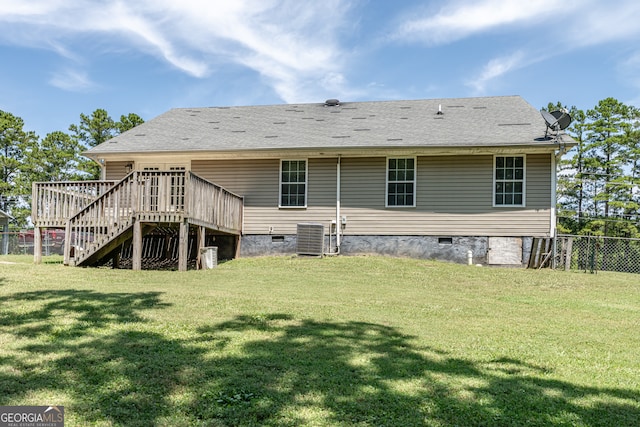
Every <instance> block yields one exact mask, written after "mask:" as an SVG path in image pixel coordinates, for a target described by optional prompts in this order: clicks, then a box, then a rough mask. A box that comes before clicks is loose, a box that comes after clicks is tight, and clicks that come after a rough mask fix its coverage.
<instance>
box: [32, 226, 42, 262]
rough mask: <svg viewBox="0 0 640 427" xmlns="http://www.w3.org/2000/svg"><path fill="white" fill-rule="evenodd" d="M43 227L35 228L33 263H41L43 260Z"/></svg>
mask: <svg viewBox="0 0 640 427" xmlns="http://www.w3.org/2000/svg"><path fill="white" fill-rule="evenodd" d="M41 232H42V229H41V228H40V227H35V228H34V229H33V263H34V264H40V263H41V262H42V234H40V233H41Z"/></svg>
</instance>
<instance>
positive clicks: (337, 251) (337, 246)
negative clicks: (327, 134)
mask: <svg viewBox="0 0 640 427" xmlns="http://www.w3.org/2000/svg"><path fill="white" fill-rule="evenodd" d="M340 160H341V156H340V154H338V162H337V164H336V254H339V253H340V231H341V229H342V223H341V221H340Z"/></svg>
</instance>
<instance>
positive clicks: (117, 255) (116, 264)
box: [112, 248, 122, 269]
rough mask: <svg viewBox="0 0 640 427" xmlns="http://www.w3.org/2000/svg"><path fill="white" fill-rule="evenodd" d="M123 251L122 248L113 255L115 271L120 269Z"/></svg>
mask: <svg viewBox="0 0 640 427" xmlns="http://www.w3.org/2000/svg"><path fill="white" fill-rule="evenodd" d="M121 250H122V248H120V249H119V250H118V251H117V252H116V253H115V254H114V255H113V259H112V265H113V268H114V269H118V268H120V251H121Z"/></svg>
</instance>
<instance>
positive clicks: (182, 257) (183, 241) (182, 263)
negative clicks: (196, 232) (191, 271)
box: [178, 221, 189, 271]
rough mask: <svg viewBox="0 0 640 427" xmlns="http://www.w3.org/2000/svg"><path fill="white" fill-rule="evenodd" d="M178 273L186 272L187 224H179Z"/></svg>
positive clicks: (187, 256)
mask: <svg viewBox="0 0 640 427" xmlns="http://www.w3.org/2000/svg"><path fill="white" fill-rule="evenodd" d="M178 242H179V243H178V271H187V259H188V258H189V223H188V222H187V221H182V222H181V223H180V236H179V239H178Z"/></svg>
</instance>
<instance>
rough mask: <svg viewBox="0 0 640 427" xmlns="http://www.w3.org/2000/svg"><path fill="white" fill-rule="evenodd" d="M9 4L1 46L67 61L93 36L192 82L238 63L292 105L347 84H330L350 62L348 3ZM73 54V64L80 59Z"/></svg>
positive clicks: (109, 0)
mask: <svg viewBox="0 0 640 427" xmlns="http://www.w3.org/2000/svg"><path fill="white" fill-rule="evenodd" d="M4 3H6V4H3V8H2V10H0V23H3V27H5V28H4V29H3V32H2V33H3V34H0V41H2V40H4V41H5V42H9V43H15V44H21V45H25V46H29V47H39V48H45V49H50V50H53V51H56V52H58V53H60V54H61V55H62V56H64V57H66V58H67V59H69V58H70V57H71V56H72V55H71V54H69V53H68V52H71V51H73V49H72V48H71V47H70V46H72V45H73V44H74V43H75V41H77V40H78V39H79V38H82V37H85V36H87V35H91V36H94V37H96V38H98V39H99V40H100V43H99V45H100V47H101V48H102V49H104V50H109V49H122V48H123V47H124V48H126V49H136V50H139V51H142V52H144V53H146V54H149V55H153V56H155V57H157V58H158V59H160V60H162V61H165V62H166V63H168V64H170V65H171V66H173V67H175V68H177V69H179V70H181V71H183V72H185V73H187V74H189V75H191V76H195V77H205V76H207V75H209V74H210V73H211V70H212V69H214V68H215V67H216V66H217V65H218V64H220V63H225V62H228V61H232V62H234V63H236V64H241V65H243V66H245V67H249V68H251V69H253V70H254V71H256V72H258V73H259V74H260V75H261V76H262V77H263V78H264V79H265V80H266V81H267V82H268V83H269V84H270V85H271V86H272V87H273V88H274V89H275V90H276V91H277V93H278V94H279V96H280V97H282V98H283V99H284V100H285V101H288V102H296V101H298V100H299V98H300V97H304V96H305V92H307V91H305V88H308V87H310V86H312V84H315V85H318V84H319V85H323V84H325V85H327V87H326V89H327V90H335V88H336V86H345V85H346V82H345V81H344V79H342V81H341V82H340V84H336V79H335V77H333V76H336V75H340V74H341V71H340V70H341V68H342V67H343V66H344V62H345V59H344V56H343V53H342V48H341V46H340V43H339V41H338V36H339V34H340V30H341V28H343V26H344V24H345V15H346V13H347V12H348V11H349V4H348V3H346V2H344V1H340V0H327V1H323V2H312V3H307V2H304V3H302V2H299V1H296V0H278V1H276V0H234V1H226V0H218V1H207V0H180V1H175V0H141V1H137V2H126V1H124V0H105V1H103V2H101V4H100V6H99V7H98V6H97V5H96V3H95V2H94V1H92V0H40V1H33V2H29V3H28V4H25V2H24V1H23V0H9V1H7V2H4ZM74 55H76V56H77V57H76V58H74V60H78V57H80V58H82V57H83V53H82V52H80V53H77V52H74ZM84 56H85V57H86V56H88V53H85V54H84ZM76 65H77V64H76ZM54 81H58V80H55V79H54ZM62 86H64V85H61V87H62Z"/></svg>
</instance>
